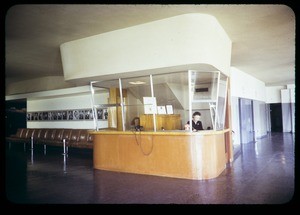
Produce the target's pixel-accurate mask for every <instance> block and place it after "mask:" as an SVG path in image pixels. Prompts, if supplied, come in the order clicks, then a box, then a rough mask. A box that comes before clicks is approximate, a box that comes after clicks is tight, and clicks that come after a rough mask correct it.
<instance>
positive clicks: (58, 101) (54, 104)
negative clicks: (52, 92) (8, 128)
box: [27, 93, 108, 129]
mask: <svg viewBox="0 0 300 215" xmlns="http://www.w3.org/2000/svg"><path fill="white" fill-rule="evenodd" d="M107 98H108V93H98V94H95V100H96V103H97V104H103V103H107ZM91 107H92V103H91V95H90V94H85V95H70V96H59V97H51V98H39V99H28V100H27V113H28V112H40V111H43V112H46V111H58V110H77V109H90V110H91ZM98 126H99V128H107V120H105V119H101V120H98ZM27 128H83V129H94V128H95V125H94V120H92V119H87V120H85V119H83V120H37V121H27Z"/></svg>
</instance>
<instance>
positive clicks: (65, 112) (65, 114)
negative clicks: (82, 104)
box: [61, 110, 68, 120]
mask: <svg viewBox="0 0 300 215" xmlns="http://www.w3.org/2000/svg"><path fill="white" fill-rule="evenodd" d="M61 117H62V120H67V119H68V113H67V111H66V110H64V111H62V112H61Z"/></svg>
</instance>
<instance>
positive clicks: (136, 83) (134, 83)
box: [129, 81, 146, 85]
mask: <svg viewBox="0 0 300 215" xmlns="http://www.w3.org/2000/svg"><path fill="white" fill-rule="evenodd" d="M129 84H133V85H141V84H146V82H144V81H130V82H129Z"/></svg>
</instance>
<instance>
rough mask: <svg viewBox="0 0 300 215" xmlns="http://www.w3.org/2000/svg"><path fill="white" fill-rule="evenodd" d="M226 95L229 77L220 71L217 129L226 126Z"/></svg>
mask: <svg viewBox="0 0 300 215" xmlns="http://www.w3.org/2000/svg"><path fill="white" fill-rule="evenodd" d="M226 96H227V77H226V76H225V75H223V74H221V73H220V81H219V93H218V101H217V117H216V130H223V129H224V127H225V109H226V104H225V103H226Z"/></svg>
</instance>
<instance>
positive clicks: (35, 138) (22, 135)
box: [6, 128, 93, 153]
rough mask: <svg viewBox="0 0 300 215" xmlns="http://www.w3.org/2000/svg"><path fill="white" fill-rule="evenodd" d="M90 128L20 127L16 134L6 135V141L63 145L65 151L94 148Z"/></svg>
mask: <svg viewBox="0 0 300 215" xmlns="http://www.w3.org/2000/svg"><path fill="white" fill-rule="evenodd" d="M89 131H91V130H89V129H64V128H19V129H18V130H17V132H16V134H13V135H10V136H9V137H6V142H8V143H12V142H18V143H24V144H27V143H29V144H31V148H32V149H33V146H34V145H35V144H42V145H44V147H46V146H47V145H51V146H62V147H63V150H64V152H65V153H67V150H68V147H74V148H86V149H93V135H92V134H90V132H89Z"/></svg>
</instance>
